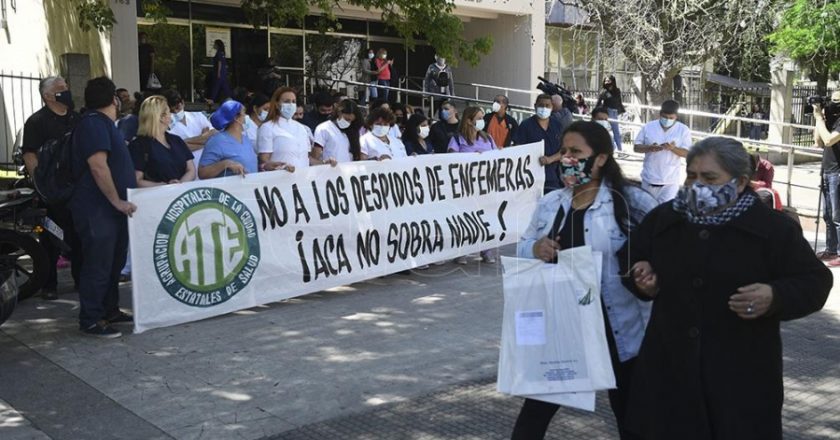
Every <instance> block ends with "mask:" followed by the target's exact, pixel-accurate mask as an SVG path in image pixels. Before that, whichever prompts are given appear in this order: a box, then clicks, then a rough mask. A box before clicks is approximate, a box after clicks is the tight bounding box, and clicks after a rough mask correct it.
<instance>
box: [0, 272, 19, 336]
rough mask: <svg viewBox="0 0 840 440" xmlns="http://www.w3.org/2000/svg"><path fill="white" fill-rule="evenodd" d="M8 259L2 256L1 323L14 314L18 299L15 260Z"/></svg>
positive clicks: (0, 278)
mask: <svg viewBox="0 0 840 440" xmlns="http://www.w3.org/2000/svg"><path fill="white" fill-rule="evenodd" d="M7 260H8V259H4V258H2V257H0V325H3V323H4V322H6V320H7V319H9V316H12V312H13V311H14V310H15V305H16V304H17V300H18V290H17V283H15V282H14V281H15V279H14V272H15V266H14V260H12V261H7Z"/></svg>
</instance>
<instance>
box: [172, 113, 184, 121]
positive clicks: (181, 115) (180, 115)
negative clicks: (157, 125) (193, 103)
mask: <svg viewBox="0 0 840 440" xmlns="http://www.w3.org/2000/svg"><path fill="white" fill-rule="evenodd" d="M186 116H187V112H185V111H183V110H181V111H179V112H178V113H172V122H181V121H183V120H184V118H185V117H186Z"/></svg>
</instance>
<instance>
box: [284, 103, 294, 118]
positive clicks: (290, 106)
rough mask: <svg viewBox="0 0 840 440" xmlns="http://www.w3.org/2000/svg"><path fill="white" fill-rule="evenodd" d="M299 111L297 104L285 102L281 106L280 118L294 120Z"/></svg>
mask: <svg viewBox="0 0 840 440" xmlns="http://www.w3.org/2000/svg"><path fill="white" fill-rule="evenodd" d="M296 111H297V104H295V103H294V102H284V103H282V104H280V116H282V117H283V118H285V119H292V116H294V115H295V112H296Z"/></svg>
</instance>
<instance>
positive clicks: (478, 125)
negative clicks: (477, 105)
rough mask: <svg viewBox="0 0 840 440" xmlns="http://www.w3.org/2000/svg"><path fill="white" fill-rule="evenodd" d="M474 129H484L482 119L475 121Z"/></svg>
mask: <svg viewBox="0 0 840 440" xmlns="http://www.w3.org/2000/svg"><path fill="white" fill-rule="evenodd" d="M475 129H476V130H478V131H481V130H484V119H479V120H477V121H475Z"/></svg>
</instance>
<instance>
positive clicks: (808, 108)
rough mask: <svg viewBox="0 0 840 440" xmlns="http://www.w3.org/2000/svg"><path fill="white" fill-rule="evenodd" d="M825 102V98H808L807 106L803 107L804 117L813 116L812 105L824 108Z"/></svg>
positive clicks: (826, 98) (827, 100) (826, 100)
mask: <svg viewBox="0 0 840 440" xmlns="http://www.w3.org/2000/svg"><path fill="white" fill-rule="evenodd" d="M826 102H829V99H828V97H827V96H809V97H808V105H806V106H805V114H806V115H812V114H814V104H816V105H819V106H820V107H823V108H825V103H826Z"/></svg>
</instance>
